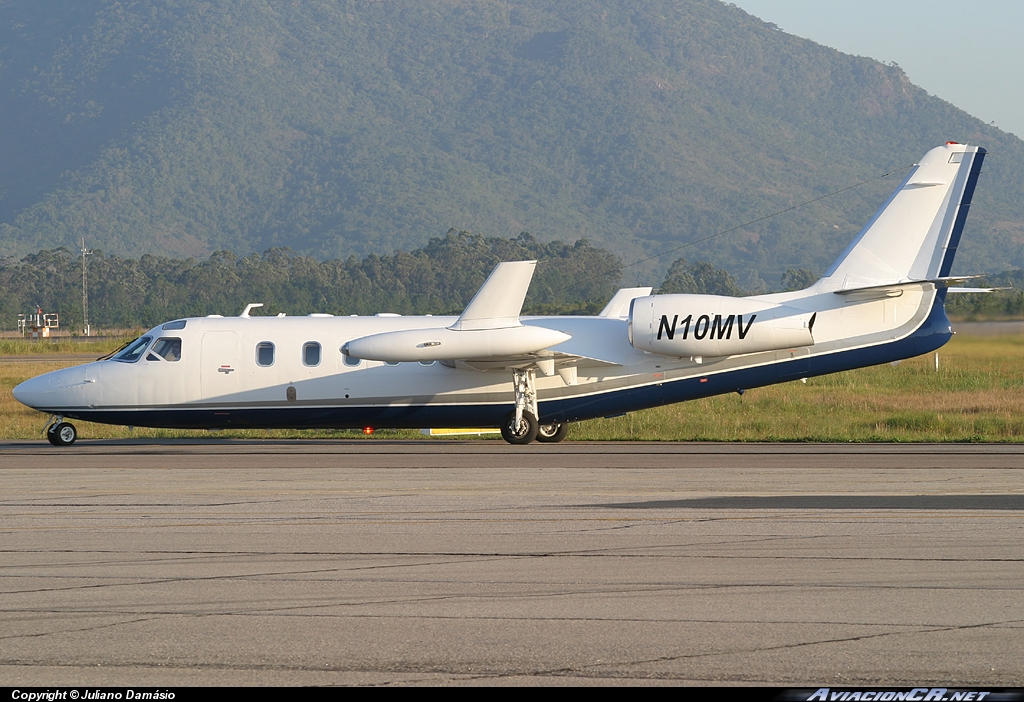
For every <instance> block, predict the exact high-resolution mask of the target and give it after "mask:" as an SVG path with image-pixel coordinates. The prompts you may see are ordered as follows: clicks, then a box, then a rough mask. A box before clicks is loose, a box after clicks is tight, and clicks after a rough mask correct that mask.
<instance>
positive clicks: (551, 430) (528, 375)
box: [501, 368, 569, 445]
mask: <svg viewBox="0 0 1024 702" xmlns="http://www.w3.org/2000/svg"><path fill="white" fill-rule="evenodd" d="M512 389H513V391H514V392H515V394H516V408H515V409H514V410H512V411H511V412H509V413H508V414H507V415H505V420H504V421H503V422H502V423H501V438H503V439H504V440H505V441H507V442H509V443H510V444H517V445H522V444H528V443H530V442H531V441H533V440H534V439H536V440H537V441H543V442H545V443H556V442H558V441H561V440H562V439H564V438H565V435H566V434H567V433H568V432H569V427H568V425H566V424H565V423H562V422H551V423H548V424H538V422H537V417H538V415H539V414H540V412H539V411H538V410H537V371H535V370H533V369H532V368H531V369H525V370H524V369H522V368H514V369H512Z"/></svg>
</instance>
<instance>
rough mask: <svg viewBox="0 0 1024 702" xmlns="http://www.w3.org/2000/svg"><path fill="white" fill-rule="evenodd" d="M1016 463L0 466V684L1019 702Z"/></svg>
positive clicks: (472, 459) (351, 451)
mask: <svg viewBox="0 0 1024 702" xmlns="http://www.w3.org/2000/svg"><path fill="white" fill-rule="evenodd" d="M1022 467H1024V447H1017V446H992V445H985V446H974V445H952V446H948V445H943V446H923V445H912V446H892V445H841V446H834V445H827V446H821V445H756V444H743V445H733V444H715V445H708V444H619V443H598V444H580V443H563V444H558V445H549V446H545V445H531V446H527V447H511V446H507V445H505V444H503V443H501V442H498V441H466V442H463V441H456V442H441V441H422V442H395V443H390V442H386V441H380V440H370V441H351V442H342V441H336V442H335V441H280V442H256V441H251V442H246V441H207V442H191V443H187V442H177V441H166V442H152V441H151V442H145V443H142V442H128V441H110V442H104V441H89V442H81V443H79V444H78V445H76V446H73V447H70V448H66V449H57V448H53V447H50V446H49V445H48V444H45V443H41V442H10V443H6V444H0V485H2V491H0V622H2V624H0V685H19V686H26V685H39V686H54V685H67V684H76V685H92V686H96V685H134V686H142V685H148V686H167V685H205V684H210V685H258V684H278V685H286V684H363V685H383V684H392V685H395V684H399V685H402V684H404V685H410V684H411V685H416V684H420V685H423V684H426V685H465V684H475V685H479V684H493V685H507V684H531V685H533V684H556V685H557V684H577V685H578V684H601V685H608V684H617V683H624V684H710V685H731V684H769V685H784V686H814V687H817V686H820V685H831V686H833V687H835V686H842V685H869V684H875V685H877V684H885V685H927V684H932V683H935V684H942V685H946V686H951V685H954V684H955V685H967V686H990V687H1000V686H1020V685H1024V659H1022V656H1021V655H1020V652H1021V651H1022V650H1024V545H1022V544H1024V529H1022V527H1024V472H1022V470H1021V469H1022Z"/></svg>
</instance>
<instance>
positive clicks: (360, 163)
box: [0, 0, 1024, 291]
mask: <svg viewBox="0 0 1024 702" xmlns="http://www.w3.org/2000/svg"><path fill="white" fill-rule="evenodd" d="M950 139H952V140H956V141H962V142H965V141H970V142H971V143H979V144H981V145H983V146H985V147H986V148H988V149H989V150H990V152H991V154H990V157H989V159H988V161H986V170H985V173H984V175H983V176H982V181H981V183H980V185H979V188H978V194H977V197H976V199H975V203H976V204H975V206H974V208H973V209H972V214H971V218H970V220H969V223H968V231H967V232H965V235H964V239H963V244H962V246H961V248H960V254H959V260H958V262H957V266H956V269H955V270H956V271H957V272H983V271H994V270H1003V269H1006V268H1008V267H1010V266H1024V166H1022V164H1024V144H1022V142H1021V141H1020V140H1018V139H1017V138H1016V137H1013V136H1011V135H1008V134H1006V133H1003V132H1001V131H999V130H998V129H995V128H994V127H990V126H987V125H985V124H984V123H982V122H981V121H979V120H977V119H975V118H973V117H971V116H969V115H967V114H966V113H964V112H962V111H960V110H958V109H957V108H955V107H954V106H952V105H949V104H948V103H945V102H943V101H941V100H939V99H937V98H934V97H931V96H929V95H927V94H926V93H925V92H924V91H923V90H921V89H920V88H917V87H915V86H914V85H912V84H911V83H910V82H909V81H908V80H907V78H906V76H905V75H904V74H903V72H902V71H901V70H900V69H899V68H898V67H897V66H890V65H883V64H881V63H878V62H876V61H873V60H870V59H867V58H861V57H852V56H848V55H843V54H840V53H838V52H836V51H833V50H831V49H827V48H825V47H821V46H819V45H816V44H814V43H813V42H810V41H807V40H804V39H800V38H797V37H793V36H791V35H787V34H785V33H784V32H781V31H779V30H778V29H776V28H775V27H774V26H772V25H770V24H767V23H764V22H761V21H760V20H758V19H756V18H754V17H751V16H750V15H747V14H745V13H744V12H743V11H742V10H740V9H738V8H736V7H734V6H728V5H725V4H723V3H720V2H717V1H716V0H690V1H688V2H678V1H670V0H630V1H629V2H626V1H624V0H622V1H620V0H593V1H592V2H586V3H568V2H558V1H557V0H516V1H511V0H509V1H502V0H466V1H465V2H460V1H458V0H418V1H417V2H413V3H410V2H392V1H385V2H367V1H366V0H352V1H347V0H318V1H316V2H293V3H281V2H267V1H259V0H252V1H248V2H244V3H239V2H232V1H229V0H204V1H199V0H159V1H158V0H119V1H114V0H49V1H48V2H0V153H2V154H3V159H2V168H0V255H7V256H15V257H19V258H20V257H21V256H24V255H27V254H29V253H31V252H35V251H39V250H41V249H54V248H57V247H60V246H66V247H69V248H71V249H76V248H77V243H78V240H79V238H80V237H83V236H84V237H85V238H86V240H87V243H88V245H89V246H90V247H93V248H97V249H102V250H104V251H106V252H107V253H108V254H116V255H117V256H119V257H138V256H141V255H142V254H151V255H156V256H165V257H174V258H186V257H189V256H192V257H200V258H205V257H208V256H209V255H210V254H211V253H212V252H214V251H219V250H232V251H235V252H237V253H238V254H239V256H240V257H242V258H243V259H244V258H246V257H247V256H249V254H251V253H252V252H257V251H264V250H267V249H269V248H272V247H289V248H291V249H293V250H294V251H295V252H297V253H298V254H299V255H300V256H310V257H313V258H315V259H317V260H325V259H344V258H346V257H347V256H349V255H351V254H356V255H358V256H364V255H368V254H376V255H381V256H383V255H389V254H391V253H393V252H395V251H397V250H407V251H408V250H414V249H417V248H419V247H423V246H425V245H426V244H427V242H428V241H429V240H430V239H431V238H436V237H440V236H441V235H442V234H443V233H444V232H445V231H447V230H449V229H450V228H456V229H459V230H471V231H475V232H481V233H483V234H485V235H487V236H489V237H510V236H514V235H515V234H516V233H517V232H520V231H523V230H527V231H530V232H532V233H533V234H534V235H535V236H536V237H537V238H538V239H539V240H540V241H552V240H555V239H558V240H562V241H574V240H577V239H579V238H584V237H585V238H587V239H588V240H589V241H591V242H592V244H593V245H594V246H595V247H604V248H607V249H608V250H610V251H612V252H614V253H616V254H618V255H619V256H621V258H622V260H623V261H624V262H626V263H627V264H628V263H629V262H630V261H633V260H636V259H640V258H644V257H647V256H650V255H651V254H653V253H657V252H660V251H664V250H669V249H674V248H676V247H678V246H680V245H681V244H684V243H686V242H688V241H693V240H696V239H703V238H705V237H708V236H709V235H711V234H714V233H715V232H716V231H720V230H724V229H729V228H732V227H735V226H737V225H741V224H743V223H744V222H747V221H750V220H753V219H756V218H758V217H761V216H763V215H765V214H768V213H770V212H773V211H776V210H781V209H784V208H787V207H790V206H791V205H794V204H797V203H800V202H803V201H806V200H811V199H813V198H816V197H819V196H821V195H825V194H828V193H830V192H833V191H835V190H837V189H839V188H843V187H845V186H847V185H850V184H852V183H855V182H859V181H862V180H866V179H870V178H873V177H875V176H877V175H879V174H881V173H884V172H887V171H889V170H890V169H893V168H898V167H901V166H904V165H907V164H910V163H912V162H913V161H914V160H915V159H917V158H918V157H920V156H921V155H922V154H923V153H924V151H925V150H927V149H928V148H930V147H932V146H934V145H937V144H940V143H942V142H944V141H946V140H950ZM897 182H898V181H897V180H896V176H894V177H892V178H889V179H884V180H879V181H874V182H872V183H870V184H868V185H865V186H863V187H861V188H857V189H855V190H852V191H848V192H845V193H842V194H840V195H836V196H835V197H831V198H828V199H825V200H822V201H820V202H818V203H816V204H813V205H810V206H807V207H805V208H801V209H799V210H796V211H795V212H790V213H787V214H785V215H781V216H778V217H774V218H771V219H768V220H766V221H763V222H760V223H758V224H756V225H752V226H749V227H745V228H743V229H742V230H740V231H737V232H734V233H731V234H728V235H724V236H721V237H717V238H713V239H710V240H708V241H707V242H705V243H702V244H700V245H698V246H695V247H691V248H688V249H686V250H683V251H676V252H674V253H673V254H669V255H666V256H662V257H660V258H657V259H654V260H652V261H651V262H648V263H645V264H642V265H640V266H634V267H629V268H626V269H625V270H624V274H623V281H624V282H626V283H632V282H634V281H635V280H636V281H638V282H648V283H656V282H657V281H660V280H661V279H662V277H663V275H664V271H665V270H666V269H667V268H668V266H669V265H670V264H671V263H672V261H673V260H675V259H677V258H679V256H680V255H685V256H686V257H688V258H689V259H690V260H700V259H706V260H708V261H710V262H711V263H712V264H714V265H715V266H719V267H722V268H725V269H727V270H729V271H730V272H732V273H733V274H734V276H735V278H736V280H737V282H738V284H739V285H740V286H741V287H742V288H744V289H746V290H754V291H756V290H762V289H765V288H771V287H776V286H777V281H778V280H779V278H780V276H781V275H782V273H783V272H784V271H785V270H786V269H787V268H791V267H802V268H808V269H811V270H813V271H816V272H819V273H820V272H821V271H823V270H824V268H825V267H826V266H827V265H828V263H829V262H830V261H831V260H832V259H833V258H834V257H835V256H836V255H837V254H838V253H839V252H840V251H841V250H842V248H843V247H844V246H845V245H846V243H847V242H848V241H849V240H850V239H851V238H852V236H853V235H854V234H855V233H856V232H857V230H859V228H860V227H861V225H862V224H863V223H864V222H865V221H866V220H867V219H868V218H869V217H870V215H871V214H872V212H873V211H874V210H875V208H876V207H877V206H878V205H879V204H880V203H881V202H882V201H883V200H884V199H885V197H886V195H887V194H888V192H889V191H890V190H891V189H892V188H893V187H895V186H896V184H897ZM161 265H164V264H163V263H161ZM167 265H170V264H167Z"/></svg>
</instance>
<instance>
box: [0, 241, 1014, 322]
mask: <svg viewBox="0 0 1024 702" xmlns="http://www.w3.org/2000/svg"><path fill="white" fill-rule="evenodd" d="M529 259H535V260H537V261H539V264H538V266H537V272H536V274H535V275H534V279H533V283H532V284H531V286H530V292H529V294H528V295H527V298H526V303H525V305H524V308H523V310H524V313H526V314H594V313H596V312H597V311H599V310H600V309H601V307H603V306H604V304H605V303H606V302H607V301H608V299H609V298H610V297H611V296H612V295H613V294H614V292H615V290H617V289H618V287H619V286H620V281H621V279H622V273H623V268H624V265H623V263H622V261H621V259H620V258H619V257H618V256H616V255H615V254H614V253H611V252H610V251H607V250H606V249H602V248H597V247H594V246H592V245H591V244H590V243H589V242H588V241H587V240H586V239H580V240H578V241H576V242H574V243H572V244H567V243H564V242H560V241H554V242H550V243H543V242H540V241H538V240H537V239H536V238H534V237H533V236H532V235H530V234H529V233H527V232H523V233H522V234H520V235H519V236H517V237H514V238H502V237H485V236H482V235H479V234H473V233H471V232H466V231H456V230H451V231H449V232H448V233H447V234H446V235H445V236H444V237H438V238H434V239H431V240H430V242H429V243H428V244H427V245H426V246H425V247H423V248H421V249H416V250H414V251H409V252H406V251H398V252H395V253H394V254H391V255H385V256H378V255H369V256H366V257H363V258H357V257H355V256H350V257H348V258H346V259H334V260H327V261H318V260H316V259H314V258H311V257H309V256H300V255H298V254H296V253H295V252H294V251H292V250H290V249H288V248H280V247H275V248H271V249H268V250H267V251H264V252H263V253H262V254H257V253H253V254H250V255H248V256H238V255H236V254H234V253H232V252H231V251H218V252H215V253H213V254H212V255H210V256H209V257H208V258H206V259H204V260H199V259H195V258H188V259H176V258H169V257H163V256H153V255H144V256H142V257H141V258H137V259H134V258H121V257H119V256H108V255H105V254H103V252H101V251H96V252H94V253H93V254H92V255H90V256H89V257H88V259H87V260H86V265H87V275H88V292H89V322H90V323H91V325H92V326H93V327H94V328H146V327H150V326H153V325H155V324H158V323H160V322H163V321H166V320H168V319H175V318H179V317H196V316H205V315H208V314H222V315H234V314H238V313H239V312H240V311H241V310H242V308H244V307H245V305H247V304H248V303H250V302H262V303H263V304H264V307H263V308H261V309H260V310H258V313H259V314H267V315H276V314H278V313H281V312H284V313H286V314H291V315H305V314H310V313H314V312H326V313H330V314H335V315H348V314H361V315H363V314H376V313H378V312H394V313H398V314H457V313H459V312H461V310H462V309H463V308H464V307H465V306H466V304H468V302H469V301H470V300H471V299H472V297H473V295H474V294H475V293H476V291H477V290H478V289H479V287H480V285H481V284H482V283H483V281H484V279H485V278H486V277H487V275H488V274H489V273H490V272H491V270H492V269H493V268H494V266H495V265H496V264H498V263H499V262H501V261H515V260H529ZM82 262H83V259H82V256H81V255H79V254H78V253H76V252H72V251H70V250H68V249H67V248H63V247H62V248H57V249H49V250H44V251H39V252H37V253H34V254H30V255H28V256H25V257H24V258H22V259H20V260H15V259H13V258H4V259H0V310H2V314H3V318H4V320H5V321H4V326H5V327H6V328H7V329H8V330H14V329H16V328H17V317H18V314H21V313H28V312H33V311H35V309H36V308H37V307H40V308H42V309H43V311H44V312H56V313H58V314H59V315H60V320H61V328H62V329H63V330H64V331H65V332H69V331H70V332H74V330H80V329H81V328H82V327H83V318H82V288H81V286H82ZM815 280H817V275H816V274H815V273H813V272H812V271H809V270H807V269H804V268H789V269H787V270H786V272H785V274H784V275H783V276H782V279H781V281H780V283H781V289H784V290H799V289H802V288H804V287H807V286H808V285H810V284H811V283H813V282H814V281H815ZM978 284H980V285H994V286H1012V287H1019V286H1021V285H1022V284H1024V270H1016V271H1008V272H1006V273H1001V274H998V275H993V276H990V277H989V278H988V279H984V280H982V281H981V282H980V283H978ZM658 290H659V292H662V293H694V294H712V295H732V296H741V295H744V294H748V292H747V291H744V290H743V289H742V288H741V287H740V286H739V285H738V284H737V282H736V280H735V279H734V278H733V276H732V275H731V274H730V273H729V272H728V271H726V270H724V269H721V268H716V267H715V266H713V265H712V264H710V263H708V262H707V261H694V262H690V261H688V260H687V259H685V258H680V259H678V260H677V261H675V262H674V263H673V264H672V265H671V266H670V268H669V270H668V274H667V275H666V277H665V279H664V280H663V281H662V282H661V285H660V286H659V287H658ZM947 309H948V310H949V311H950V312H951V313H953V314H956V315H958V316H960V317H965V318H1000V317H1002V318H1006V317H1024V293H1021V292H1019V291H1017V290H1006V291H1001V292H999V293H996V294H993V295H951V296H950V297H949V300H948V302H947Z"/></svg>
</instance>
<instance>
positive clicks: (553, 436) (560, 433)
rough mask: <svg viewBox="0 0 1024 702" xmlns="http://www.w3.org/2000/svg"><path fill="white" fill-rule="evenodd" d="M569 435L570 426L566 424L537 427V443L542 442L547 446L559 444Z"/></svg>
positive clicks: (556, 423) (552, 423) (557, 423)
mask: <svg viewBox="0 0 1024 702" xmlns="http://www.w3.org/2000/svg"><path fill="white" fill-rule="evenodd" d="M568 433H569V425H568V424H567V423H565V422H551V424H541V425H540V426H539V427H537V441H542V442H544V443H546V444H557V443H558V442H559V441H561V440H562V439H564V438H565V435H566V434H568Z"/></svg>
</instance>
